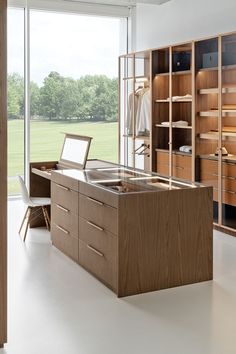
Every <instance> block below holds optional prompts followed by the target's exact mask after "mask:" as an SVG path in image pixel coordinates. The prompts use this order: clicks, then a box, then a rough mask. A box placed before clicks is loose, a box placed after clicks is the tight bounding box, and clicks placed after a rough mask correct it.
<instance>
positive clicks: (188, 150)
mask: <svg viewBox="0 0 236 354" xmlns="http://www.w3.org/2000/svg"><path fill="white" fill-rule="evenodd" d="M179 151H181V152H186V153H188V154H189V153H191V152H192V146H191V145H183V146H180V148H179Z"/></svg>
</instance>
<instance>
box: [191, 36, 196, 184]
mask: <svg viewBox="0 0 236 354" xmlns="http://www.w3.org/2000/svg"><path fill="white" fill-rule="evenodd" d="M191 65H192V67H191V74H192V119H191V120H192V182H195V179H196V164H195V158H196V68H195V43H194V42H192V60H191Z"/></svg>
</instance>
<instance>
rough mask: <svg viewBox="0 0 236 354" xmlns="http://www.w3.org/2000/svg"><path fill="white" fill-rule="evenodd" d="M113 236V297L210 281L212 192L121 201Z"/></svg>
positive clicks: (170, 193) (203, 190)
mask: <svg viewBox="0 0 236 354" xmlns="http://www.w3.org/2000/svg"><path fill="white" fill-rule="evenodd" d="M144 205H145V208H144ZM119 231H120V236H119V237H120V238H121V241H120V242H119V260H118V266H119V282H118V295H119V296H125V295H131V294H134V293H142V292H146V291H152V290H158V289H164V288H169V287H174V286H178V285H185V284H190V283H195V282H200V281H204V280H210V279H212V276H213V273H212V250H213V248H212V245H213V212H212V188H210V187H206V188H201V189H198V190H192V189H189V190H176V191H173V190H172V191H168V192H160V193H156V195H155V196H154V195H145V196H144V195H143V196H140V195H132V196H131V195H130V196H128V197H127V198H121V201H120V220H119ZM137 279H138V281H137Z"/></svg>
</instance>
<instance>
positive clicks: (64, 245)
mask: <svg viewBox="0 0 236 354" xmlns="http://www.w3.org/2000/svg"><path fill="white" fill-rule="evenodd" d="M59 227H60V226H59ZM59 227H58V225H56V224H55V223H52V225H51V235H52V243H53V245H54V246H55V247H56V248H58V249H59V250H60V251H61V252H63V253H64V254H66V255H67V256H69V257H70V258H71V259H73V260H74V261H75V262H77V263H78V260H79V240H78V238H75V237H73V236H71V235H70V233H66V230H63V229H62V228H61V227H60V228H59Z"/></svg>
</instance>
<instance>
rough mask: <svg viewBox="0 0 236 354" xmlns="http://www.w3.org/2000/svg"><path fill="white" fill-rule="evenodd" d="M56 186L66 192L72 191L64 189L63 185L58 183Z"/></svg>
mask: <svg viewBox="0 0 236 354" xmlns="http://www.w3.org/2000/svg"><path fill="white" fill-rule="evenodd" d="M56 186H57V187H59V188H61V189H63V190H64V191H67V192H68V191H69V190H70V188H68V187H64V186H62V185H61V184H58V183H56Z"/></svg>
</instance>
